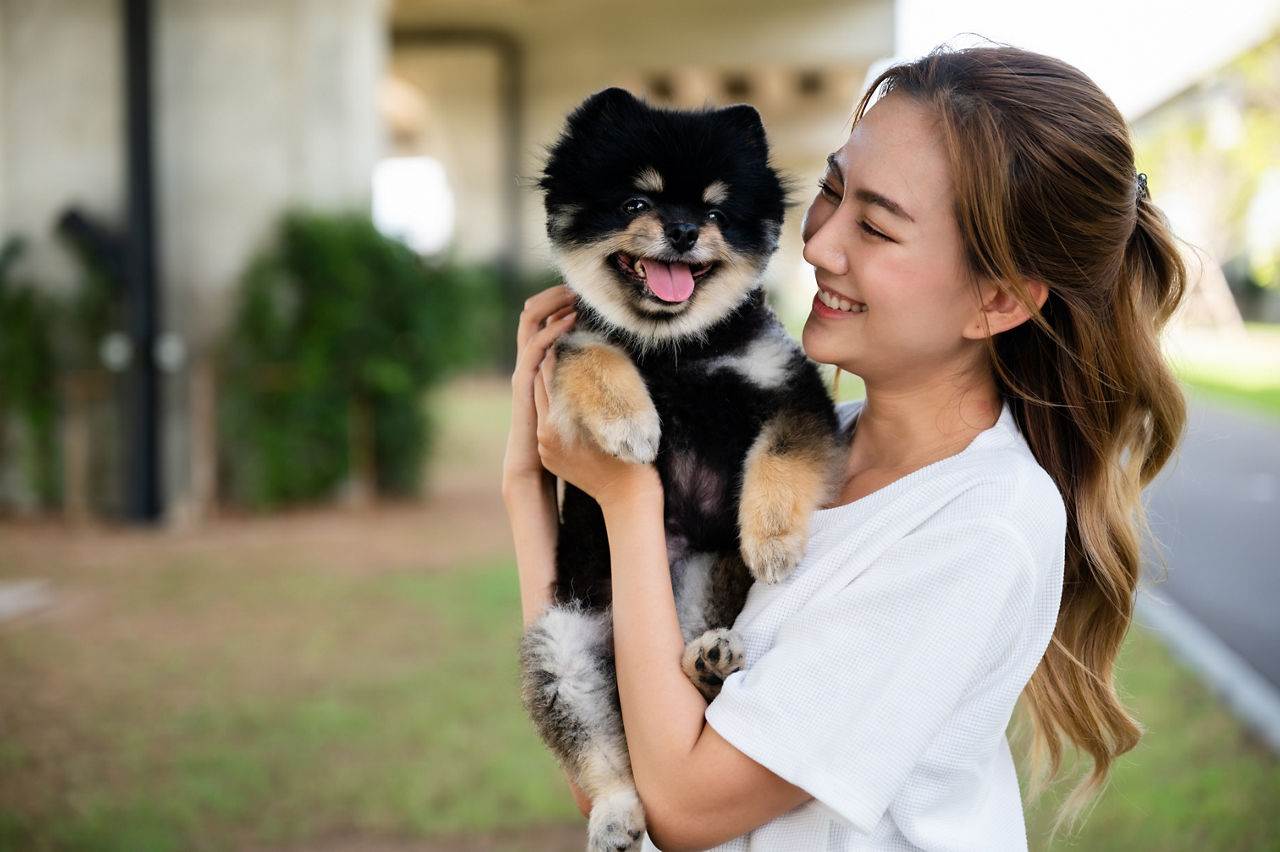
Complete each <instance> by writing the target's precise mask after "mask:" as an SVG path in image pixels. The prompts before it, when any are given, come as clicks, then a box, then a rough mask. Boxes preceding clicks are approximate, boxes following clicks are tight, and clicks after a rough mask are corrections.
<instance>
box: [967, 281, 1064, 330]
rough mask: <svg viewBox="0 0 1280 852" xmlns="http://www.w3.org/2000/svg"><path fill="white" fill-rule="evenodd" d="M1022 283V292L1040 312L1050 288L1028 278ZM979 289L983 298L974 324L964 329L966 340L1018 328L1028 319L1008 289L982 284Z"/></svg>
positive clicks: (1029, 317) (998, 285)
mask: <svg viewBox="0 0 1280 852" xmlns="http://www.w3.org/2000/svg"><path fill="white" fill-rule="evenodd" d="M1021 283H1022V289H1023V291H1024V292H1025V293H1026V294H1027V296H1028V297H1030V299H1031V301H1033V302H1035V304H1036V307H1037V308H1043V307H1044V302H1045V299H1047V298H1049V288H1048V287H1046V286H1045V285H1044V283H1043V282H1040V281H1033V280H1032V279H1030V278H1024V279H1022V282H1021ZM978 289H979V292H980V293H981V294H982V305H981V306H980V308H979V310H978V316H977V318H976V319H975V321H974V322H971V323H969V325H967V326H965V330H964V336H965V337H967V338H970V339H972V340H981V339H982V338H984V337H991V336H992V335H996V334H999V333H1000V332H1002V331H1008V330H1009V329H1011V328H1015V327H1017V326H1020V325H1022V324H1023V323H1024V322H1026V321H1027V320H1029V319H1031V312H1030V311H1028V310H1027V308H1026V307H1025V306H1024V305H1023V303H1022V300H1021V299H1019V298H1018V297H1017V296H1015V295H1014V294H1013V291H1012V290H1011V289H1010V288H1009V287H1007V286H1001V285H1000V284H997V283H995V282H985V283H983V284H982V285H981V286H980V287H979V288H978Z"/></svg>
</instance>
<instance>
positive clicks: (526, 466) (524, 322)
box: [502, 286, 577, 494]
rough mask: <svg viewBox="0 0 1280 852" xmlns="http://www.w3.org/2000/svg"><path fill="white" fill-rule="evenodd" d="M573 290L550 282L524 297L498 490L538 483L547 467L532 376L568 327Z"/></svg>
mask: <svg viewBox="0 0 1280 852" xmlns="http://www.w3.org/2000/svg"><path fill="white" fill-rule="evenodd" d="M576 318H577V315H576V314H575V313H574V312H573V293H572V292H571V291H570V290H569V289H568V288H567V287H563V286H561V287H551V288H550V289H547V290H543V291H542V292H540V293H538V294H537V295H535V296H531V297H530V298H529V300H528V301H527V302H525V303H524V310H523V311H522V312H521V313H520V324H519V326H518V328H517V330H516V367H515V371H514V372H513V373H512V374H511V431H510V432H508V433H507V452H506V456H505V457H504V458H503V462H502V488H503V493H504V494H505V493H507V491H508V490H509V489H511V488H519V487H522V486H529V485H537V486H539V487H540V486H541V484H542V480H543V477H544V476H545V473H546V471H544V470H543V467H542V460H541V459H540V458H539V457H538V437H537V431H538V413H537V410H536V408H535V405H534V382H535V380H536V379H538V375H539V369H540V368H541V366H542V363H543V361H544V360H545V359H546V357H547V355H548V354H549V353H550V351H551V347H552V346H554V345H555V342H556V340H558V339H559V338H560V335H562V334H564V333H565V332H566V331H568V330H569V329H570V328H572V327H573V323H574V321H575V319H576Z"/></svg>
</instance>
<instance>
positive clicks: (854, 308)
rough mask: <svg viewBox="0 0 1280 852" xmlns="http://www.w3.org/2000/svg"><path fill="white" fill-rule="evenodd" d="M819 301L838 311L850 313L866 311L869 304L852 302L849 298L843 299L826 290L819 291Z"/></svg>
mask: <svg viewBox="0 0 1280 852" xmlns="http://www.w3.org/2000/svg"><path fill="white" fill-rule="evenodd" d="M818 301H819V302H821V303H822V304H824V305H826V306H827V307H828V308H831V309H832V310H836V311H846V312H848V313H853V314H858V313H865V312H866V310H867V306H866V305H864V304H862V303H861V302H851V301H849V300H848V299H842V298H840V297H839V296H837V295H836V294H835V293H828V292H827V291H826V290H819V291H818Z"/></svg>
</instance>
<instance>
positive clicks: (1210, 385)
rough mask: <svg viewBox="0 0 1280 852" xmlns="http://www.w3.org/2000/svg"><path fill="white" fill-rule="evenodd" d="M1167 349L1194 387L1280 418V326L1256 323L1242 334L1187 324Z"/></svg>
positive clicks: (1210, 396)
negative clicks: (1214, 330) (1200, 329)
mask: <svg viewBox="0 0 1280 852" xmlns="http://www.w3.org/2000/svg"><path fill="white" fill-rule="evenodd" d="M1168 349H1169V359H1170V363H1171V364H1172V365H1173V367H1174V369H1175V371H1176V372H1177V373H1178V376H1179V378H1181V379H1182V380H1183V382H1185V383H1186V384H1187V385H1188V386H1189V387H1190V388H1191V389H1192V391H1193V392H1195V393H1197V394H1199V395H1201V396H1204V397H1205V398H1206V399H1209V400H1212V401H1215V402H1218V403H1222V404H1226V405H1229V406H1234V407H1238V408H1243V409H1245V410H1249V411H1252V412H1254V413H1257V414H1262V415H1263V416H1265V417H1268V418H1271V419H1274V420H1280V326H1276V325H1262V324H1254V325H1250V326H1248V327H1247V328H1246V330H1245V332H1244V333H1243V334H1223V333H1215V332H1206V331H1196V330H1184V331H1183V332H1182V333H1180V334H1176V335H1173V336H1172V337H1171V338H1170V341H1169V346H1168Z"/></svg>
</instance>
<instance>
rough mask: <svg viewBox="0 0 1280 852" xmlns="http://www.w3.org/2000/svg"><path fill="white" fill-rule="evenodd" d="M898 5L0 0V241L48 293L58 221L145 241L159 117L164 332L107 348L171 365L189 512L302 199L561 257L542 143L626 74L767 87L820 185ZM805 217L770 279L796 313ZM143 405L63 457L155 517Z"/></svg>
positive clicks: (164, 460) (171, 427) (677, 82)
mask: <svg viewBox="0 0 1280 852" xmlns="http://www.w3.org/2000/svg"><path fill="white" fill-rule="evenodd" d="M130 10H131V11H132V14H133V15H134V17H133V18H130V17H129V16H128V15H127V14H126V12H129V11H130ZM139 15H141V16H142V17H143V19H144V20H143V23H144V24H145V26H143V27H142V28H141V30H139V25H138V16H139ZM128 21H133V23H127V22H128ZM893 22H894V16H893V3H892V0H792V2H790V3H787V4H777V3H773V2H770V0H734V2H726V0H706V2H701V3H696V4H694V3H687V2H678V0H650V2H647V3H645V4H643V5H638V4H634V3H622V2H588V0H394V2H392V0H287V1H286V0H0V238H5V237H9V236H14V235H17V236H21V237H23V238H24V239H25V240H26V241H27V243H28V245H29V247H30V250H29V251H28V252H27V254H26V255H25V256H24V257H23V258H22V260H21V272H22V274H23V275H24V276H26V277H29V278H31V279H32V280H35V281H38V282H40V284H41V286H42V287H46V288H48V289H49V290H50V291H53V292H67V291H69V290H70V289H72V288H73V286H74V283H75V282H76V281H77V280H78V279H79V278H80V277H81V276H82V275H83V271H82V269H81V268H80V267H79V265H78V264H77V263H76V261H75V260H74V258H73V254H72V252H71V251H69V249H68V245H67V240H66V239H65V238H64V237H63V236H59V233H58V230H59V224H60V223H65V222H66V221H67V218H66V214H67V213H69V212H74V213H76V214H77V216H78V218H77V219H76V221H78V222H80V223H81V225H82V226H83V225H84V223H88V225H89V226H90V227H89V230H90V232H91V233H92V234H95V235H96V236H97V237H98V238H99V239H98V241H97V243H96V244H97V246H98V248H99V249H102V247H103V246H107V247H108V248H110V247H111V246H116V247H120V246H125V247H128V246H130V245H132V244H133V243H131V240H135V239H136V238H137V236H138V234H139V233H140V230H142V229H141V227H140V223H139V219H138V213H137V210H138V203H137V198H136V187H137V185H138V184H137V182H136V177H137V173H138V172H137V163H138V159H137V157H136V154H137V150H136V140H137V133H136V132H135V134H134V137H133V139H134V145H133V146H131V143H130V138H131V137H130V133H129V130H130V128H134V130H135V131H137V128H138V126H139V125H138V124H137V120H138V116H137V114H136V109H137V108H138V106H137V105H138V103H139V102H141V103H143V104H145V106H146V107H147V108H149V112H148V113H147V114H146V115H145V118H146V121H145V122H144V124H143V125H142V130H141V132H143V133H144V134H145V138H146V139H147V140H148V141H149V145H150V149H151V151H150V171H151V176H152V179H151V184H150V185H151V187H152V195H153V202H154V215H153V216H152V219H153V222H154V245H153V248H152V249H151V251H152V252H153V254H154V267H155V274H154V279H155V282H156V299H157V301H156V304H157V310H158V313H157V316H156V318H155V326H156V329H155V330H156V336H155V337H154V338H153V339H148V340H147V341H144V343H145V347H143V348H145V350H146V351H141V352H140V351H139V347H138V346H137V344H138V343H139V340H138V339H137V337H136V335H135V334H133V333H132V332H131V331H129V330H128V329H122V331H123V332H125V333H124V334H123V335H118V336H117V339H116V340H115V341H114V343H116V344H120V345H117V346H115V347H114V348H112V347H111V346H107V347H104V349H103V351H104V353H107V354H108V355H109V359H114V364H115V366H116V367H117V368H118V369H120V370H123V371H125V372H124V373H121V375H126V374H129V371H133V372H135V373H136V372H137V371H138V370H139V369H140V368H139V365H141V369H142V370H144V371H152V372H156V371H158V374H159V376H160V379H159V389H160V393H159V397H158V399H159V405H158V408H157V411H156V417H157V422H158V431H157V433H156V444H157V446H158V448H159V455H158V458H157V459H156V460H155V464H156V470H155V471H154V478H155V479H156V490H157V493H158V505H157V506H156V507H155V509H156V512H157V513H159V514H160V515H161V516H163V517H168V518H181V517H194V516H198V515H199V514H200V513H201V511H202V510H203V508H204V507H206V506H207V505H208V503H209V501H210V500H211V499H212V498H213V494H214V487H215V486H214V483H213V479H214V475H213V467H212V464H211V460H210V455H211V452H212V434H211V432H212V428H213V426H212V422H213V421H212V411H211V405H212V402H211V399H212V397H211V396H210V388H209V381H208V375H207V371H203V369H202V365H205V364H206V363H207V357H208V354H209V352H210V350H211V349H212V347H213V346H214V345H215V344H216V341H217V339H218V335H219V333H220V331H221V330H222V328H223V327H224V326H225V323H226V321H227V318H228V316H229V314H230V311H231V308H232V306H233V304H234V297H235V293H236V286H237V283H238V281H239V279H240V276H241V273H242V271H243V269H244V266H245V263H246V261H247V259H248V258H249V257H250V256H251V255H252V254H253V253H254V251H255V250H256V249H257V248H258V247H260V246H261V245H262V244H263V242H264V241H265V240H266V239H267V238H268V236H269V231H270V228H271V225H272V223H273V222H274V221H275V220H276V217H277V216H278V215H279V213H280V212H281V211H282V210H283V209H284V208H285V207H286V206H289V205H294V204H306V205H309V206H312V207H317V208H322V209H352V208H359V209H365V210H368V209H370V208H371V204H372V206H373V210H374V212H375V213H376V214H377V216H378V218H379V220H380V222H381V223H382V224H383V225H384V226H385V227H386V228H388V229H391V230H397V231H400V232H401V233H403V235H404V236H405V238H406V240H407V241H409V242H410V243H411V244H413V245H415V246H417V247H418V248H420V249H421V250H423V251H428V252H430V251H437V250H440V249H441V247H442V246H444V247H446V248H445V249H444V250H445V251H447V252H448V253H449V254H450V256H451V257H453V258H454V259H456V260H458V261H460V262H472V261H484V262H493V261H497V262H499V263H500V264H502V265H503V266H504V267H505V268H507V269H508V270H516V269H523V270H534V269H538V268H540V267H544V266H545V265H546V264H547V252H546V249H545V242H544V238H543V231H542V221H541V210H540V200H539V199H538V198H537V196H536V193H535V192H534V191H533V189H532V187H531V183H532V180H533V179H534V177H535V176H536V174H537V172H538V168H539V161H540V157H541V152H542V150H543V148H544V146H545V145H547V144H548V143H550V142H551V141H553V140H554V138H555V135H556V133H557V131H558V128H559V126H560V122H561V121H562V119H563V117H564V115H565V113H566V112H567V111H568V110H569V109H571V108H572V107H573V106H574V105H575V104H576V103H577V102H578V101H580V100H581V99H582V98H583V97H585V96H586V95H587V94H589V93H591V92H593V91H596V90H598V89H601V88H604V87H605V86H609V85H622V86H625V87H628V88H630V89H632V90H633V91H637V92H639V93H643V94H646V95H647V96H648V97H650V99H652V100H654V101H656V102H659V103H665V104H673V105H681V106H701V105H704V104H726V103H734V102H742V101H747V102H750V103H753V104H755V105H756V106H757V107H758V108H759V109H760V111H761V113H762V114H763V116H764V119H765V123H766V126H767V128H768V130H769V133H770V136H771V139H772V141H773V145H774V149H775V162H776V164H777V165H778V166H780V167H781V168H782V169H784V170H785V171H787V172H788V173H789V174H790V175H791V176H792V177H793V180H794V183H795V185H796V187H797V193H796V200H797V201H802V200H804V199H805V198H806V197H807V195H808V193H809V187H811V186H812V185H813V183H814V182H816V179H817V177H818V174H819V172H820V171H821V168H822V165H823V160H824V157H825V155H826V154H827V153H828V152H829V151H831V150H833V149H834V148H836V147H838V146H839V144H840V142H841V141H842V140H841V137H842V135H843V132H844V129H845V127H846V125H847V123H848V118H849V114H850V110H851V107H852V104H853V101H854V100H855V98H856V96H857V94H858V93H859V89H860V86H861V84H862V81H863V80H864V77H865V75H866V72H867V70H868V68H869V67H870V65H871V64H872V63H873V62H874V61H876V60H878V59H881V58H883V57H885V56H887V55H889V54H890V53H891V52H892V48H893ZM140 31H141V33H142V36H143V37H144V38H143V41H144V42H145V49H146V59H147V62H146V63H144V71H147V74H146V81H145V83H144V84H139V82H138V77H137V65H136V61H137V58H138V55H137V50H138V36H139V32H140ZM130 45H132V47H130ZM148 66H149V67H148ZM128 69H133V70H132V71H129V70H128ZM146 84H149V86H150V90H149V97H142V98H138V97H137V96H138V94H139V92H140V91H142V93H143V95H146V94H147V92H146V91H145V86H146ZM140 85H142V88H141V89H140ZM131 94H132V95H133V96H135V97H134V98H133V99H132V100H131V99H130V95H131ZM375 187H376V188H377V192H376V196H375ZM406 187H407V188H408V190H407V191H406ZM131 197H133V201H132V202H131V201H130V199H131ZM798 223H799V214H798V213H795V214H793V215H792V216H791V217H790V220H789V222H788V233H786V234H784V238H783V246H784V249H783V251H782V252H780V254H779V256H778V257H777V258H776V259H775V261H774V263H773V265H772V266H771V268H770V273H769V275H770V284H771V286H773V287H774V288H775V290H776V291H777V292H779V293H780V294H781V298H782V301H783V303H784V306H785V303H786V293H787V291H788V288H787V282H789V281H793V280H795V279H796V277H797V275H798V270H799V269H800V268H801V260H800V257H799V239H798V233H797V231H798ZM80 230H81V235H82V236H83V232H84V230H85V228H84V227H81V229H80ZM146 230H150V229H146ZM131 335H132V336H133V338H134V339H133V340H132V343H133V344H135V345H134V346H133V347H132V349H131V348H130V346H129V344H130V337H131ZM110 353H114V354H110ZM93 386H94V387H96V388H98V391H99V392H100V393H99V395H100V397H101V398H99V399H97V400H96V402H94V403H93V404H96V405H99V406H100V407H101V406H106V407H115V408H120V407H125V408H127V407H128V406H127V404H126V403H122V402H121V399H120V397H121V396H122V395H124V396H127V395H128V394H129V389H128V386H129V382H126V381H123V380H121V381H115V380H112V381H108V382H99V383H97V384H95V385H93ZM89 396H90V397H92V396H93V394H92V393H91V394H89ZM91 402H93V400H91ZM140 416H141V415H139V414H137V412H136V411H134V410H130V411H126V412H125V413H124V414H121V415H120V416H112V417H106V418H105V419H104V418H103V417H97V419H94V420H92V421H85V422H83V423H81V424H80V427H79V429H78V432H77V431H76V430H74V429H73V430H72V431H73V432H74V433H75V434H78V435H79V437H78V438H70V439H68V440H69V441H70V444H71V449H70V450H69V453H68V454H67V455H66V457H65V458H64V465H65V466H68V467H69V468H72V470H69V472H68V475H69V476H85V475H92V476H93V477H94V478H95V482H97V484H96V485H95V487H94V488H91V489H90V490H89V493H90V494H91V495H103V496H101V497H98V498H94V500H93V502H94V503H95V506H94V507H91V508H96V509H97V510H99V511H104V512H106V513H107V514H132V515H135V516H137V515H138V514H139V512H138V510H137V509H136V507H134V508H131V507H130V502H129V500H128V499H125V498H123V497H119V496H118V495H120V494H122V493H123V492H124V491H125V490H126V489H125V485H124V481H125V480H127V479H129V477H130V476H133V475H134V474H133V473H132V471H134V470H135V469H136V467H137V458H135V457H134V456H136V455H137V454H138V449H137V447H136V445H135V444H130V443H128V442H127V441H126V438H127V435H126V434H124V433H134V432H137V430H138V429H139V428H140V426H139V425H138V417H140ZM86 423H87V424H89V425H86ZM94 424H98V425H100V426H101V428H96V427H95V426H94ZM0 428H7V425H6V424H0ZM116 433H120V434H116ZM0 443H2V442H0ZM82 445H83V446H82ZM86 454H88V455H89V456H92V458H90V459H89V460H88V461H86V460H85V458H83V456H85V455H86ZM104 458H105V459H106V461H102V459H104ZM113 459H114V461H112V460H113ZM0 467H3V468H4V469H3V470H0V506H3V505H6V504H7V505H10V506H12V505H15V504H16V505H21V504H22V503H23V501H24V496H23V492H22V485H21V482H20V478H19V477H17V476H15V475H14V473H13V468H14V467H15V465H14V462H13V459H12V458H9V459H4V460H0ZM86 471H87V473H86ZM113 495H117V496H113ZM141 514H143V515H145V514H147V513H146V512H145V511H143V512H141Z"/></svg>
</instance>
